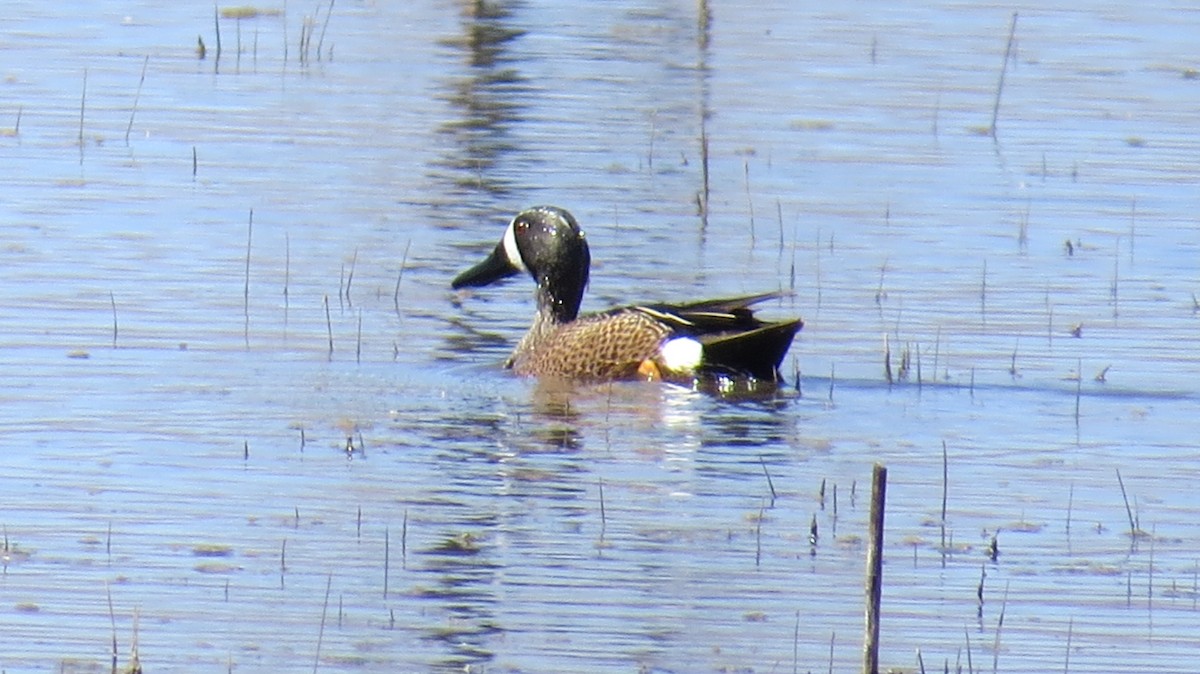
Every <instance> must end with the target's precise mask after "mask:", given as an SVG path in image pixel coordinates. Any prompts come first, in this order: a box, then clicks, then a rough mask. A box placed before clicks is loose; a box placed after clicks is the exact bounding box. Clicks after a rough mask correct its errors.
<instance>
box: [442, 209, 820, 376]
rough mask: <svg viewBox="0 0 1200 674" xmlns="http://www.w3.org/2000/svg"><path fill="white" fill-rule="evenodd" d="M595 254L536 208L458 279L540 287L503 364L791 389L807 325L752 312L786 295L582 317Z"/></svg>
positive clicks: (530, 372) (570, 225)
mask: <svg viewBox="0 0 1200 674" xmlns="http://www.w3.org/2000/svg"><path fill="white" fill-rule="evenodd" d="M590 268H591V252H590V250H589V248H588V241H587V236H586V235H585V234H584V232H583V230H582V229H581V228H580V226H579V223H578V222H577V221H576V220H575V217H574V216H573V215H571V213H570V212H568V211H567V210H565V209H563V208H560V207H557V206H535V207H532V208H528V209H525V210H523V211H521V212H520V213H518V214H517V215H516V217H514V218H513V219H512V221H511V222H509V224H508V227H507V229H505V230H504V235H503V236H502V237H501V239H500V242H499V243H497V244H496V247H495V248H494V249H493V250H492V252H491V254H490V255H488V256H487V257H486V258H485V259H484V260H483V261H482V262H480V263H478V264H476V265H475V266H473V267H471V268H470V269H467V270H466V271H464V272H462V273H461V274H459V275H458V276H457V277H455V278H454V280H453V281H451V284H450V285H451V287H452V288H453V289H455V290H459V289H463V288H477V287H482V286H487V285H491V284H493V283H496V282H498V281H501V280H503V279H506V278H508V277H511V276H514V275H517V274H521V273H523V272H524V273H527V274H529V275H530V276H531V277H532V278H533V281H534V282H535V283H536V287H537V289H536V290H535V292H534V296H535V299H536V304H537V311H536V313H535V314H534V318H533V324H532V325H531V326H530V327H529V329H528V331H527V332H526V333H525V335H524V337H522V338H521V340H520V342H519V343H518V344H517V346H516V348H515V349H514V350H513V352H512V354H511V355H510V356H509V357H508V359H507V360H506V361H505V363H504V367H506V368H508V369H511V370H512V371H514V372H515V373H516V374H518V375H523V376H532V377H539V378H542V377H554V378H560V379H568V380H576V381H590V382H603V381H615V380H632V379H643V380H664V381H668V382H675V383H687V382H691V383H693V384H695V383H696V382H698V381H700V380H702V379H710V380H711V379H712V378H714V377H716V378H721V379H724V380H729V379H739V378H750V379H751V380H752V381H755V382H766V383H772V384H778V383H780V382H782V376H781V374H780V372H779V366H780V363H781V362H783V359H784V357H785V356H786V355H787V352H788V349H789V348H790V346H791V344H792V341H793V340H794V339H795V336H796V333H797V332H798V331H799V330H800V329H801V328H802V327H803V325H804V321H803V320H802V319H801V318H799V317H796V318H790V319H785V320H779V321H765V320H762V319H760V318H758V317H757V316H755V315H754V311H753V309H752V307H753V305H756V304H759V303H761V302H764V301H766V300H770V299H774V298H778V297H781V296H783V295H784V293H782V292H778V291H776V292H764V293H759V294H755V295H744V296H739V297H727V298H723V299H709V300H700V301H692V302H684V303H674V304H673V303H651V304H636V305H629V306H621V307H615V308H611V309H608V310H606V311H601V312H597V313H588V314H583V315H581V314H580V313H579V310H580V305H581V304H582V301H583V295H584V290H585V289H586V287H587V283H588V274H589V273H590V270H591V269H590Z"/></svg>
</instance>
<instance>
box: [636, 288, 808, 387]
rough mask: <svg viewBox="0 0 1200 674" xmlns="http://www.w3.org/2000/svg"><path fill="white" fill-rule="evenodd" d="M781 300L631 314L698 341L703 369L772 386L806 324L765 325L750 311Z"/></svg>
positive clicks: (736, 300) (650, 308)
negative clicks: (640, 314)
mask: <svg viewBox="0 0 1200 674" xmlns="http://www.w3.org/2000/svg"><path fill="white" fill-rule="evenodd" d="M783 295H784V293H780V292H769V293H760V294H757V295H745V296H741V297H727V298H722V299H712V300H701V301H698V302H688V303H685V304H652V305H646V306H638V307H634V309H636V310H637V311H640V312H643V313H645V314H648V315H650V316H651V317H653V318H654V319H655V320H657V321H659V322H660V323H663V324H664V325H668V326H670V327H671V329H672V331H673V332H674V333H675V334H679V335H686V336H689V337H693V338H695V339H697V340H699V342H700V343H701V344H702V345H703V347H704V362H705V366H704V367H705V369H708V370H713V371H717V372H728V373H732V374H749V375H751V376H753V377H756V378H759V379H767V380H771V381H774V380H775V379H777V378H778V376H779V374H778V373H779V364H780V363H782V362H783V358H784V356H786V355H787V351H788V348H789V347H791V345H792V340H793V339H794V338H795V336H796V332H797V331H799V330H800V328H801V327H803V326H804V321H803V320H801V319H799V318H795V319H791V320H783V321H764V320H761V319H759V318H758V317H756V316H755V315H754V311H753V309H752V308H751V307H752V306H753V305H755V304H758V303H760V302H763V301H765V300H769V299H775V298H778V297H781V296H783Z"/></svg>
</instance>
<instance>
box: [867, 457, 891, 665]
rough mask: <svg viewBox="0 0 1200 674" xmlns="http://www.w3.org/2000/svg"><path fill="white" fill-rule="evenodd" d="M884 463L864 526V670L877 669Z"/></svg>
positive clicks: (878, 471) (875, 478)
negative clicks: (868, 516) (865, 597)
mask: <svg viewBox="0 0 1200 674" xmlns="http://www.w3.org/2000/svg"><path fill="white" fill-rule="evenodd" d="M886 494H887V467H886V466H884V465H883V464H881V463H877V464H875V470H874V472H873V474H872V479H871V521H870V523H869V524H868V530H867V537H868V540H867V582H866V595H867V621H866V622H867V631H866V635H865V637H864V639H863V674H878V672H879V604H880V600H881V598H882V595H883V505H884V501H885V500H886Z"/></svg>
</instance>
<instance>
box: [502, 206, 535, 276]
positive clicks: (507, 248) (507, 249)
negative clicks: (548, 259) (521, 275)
mask: <svg viewBox="0 0 1200 674" xmlns="http://www.w3.org/2000/svg"><path fill="white" fill-rule="evenodd" d="M516 222H517V219H516V218H513V221H512V222H510V223H508V229H506V230H504V255H505V256H507V257H508V263H509V264H511V265H512V266H514V267H516V268H517V269H520V270H521V271H529V268H528V267H526V266H525V261H524V260H522V259H521V250H520V249H519V248H517V233H516V232H514V231H513V225H515V224H516Z"/></svg>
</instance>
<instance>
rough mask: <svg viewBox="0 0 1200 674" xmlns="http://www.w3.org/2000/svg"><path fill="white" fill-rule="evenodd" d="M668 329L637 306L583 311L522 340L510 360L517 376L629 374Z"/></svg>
mask: <svg viewBox="0 0 1200 674" xmlns="http://www.w3.org/2000/svg"><path fill="white" fill-rule="evenodd" d="M670 334H671V330H670V328H668V327H667V326H665V325H663V324H661V323H659V322H658V321H655V320H654V319H652V318H651V317H649V316H647V315H646V314H644V313H642V312H640V311H635V310H624V311H619V312H616V313H609V314H599V315H594V316H584V317H581V318H579V319H578V320H576V321H573V322H571V323H566V324H563V325H558V326H556V327H555V328H554V329H552V330H548V331H545V334H543V335H541V336H536V335H531V336H530V337H531V338H529V339H525V340H522V343H521V346H520V347H518V349H517V352H516V353H514V354H513V356H512V358H511V361H510V362H511V367H512V369H513V371H515V372H516V373H517V374H521V375H534V376H547V375H549V376H559V377H566V378H571V379H596V380H605V379H629V378H634V377H637V376H638V375H637V369H638V366H639V365H641V363H642V361H644V360H646V359H647V358H651V357H653V356H654V355H655V354H657V353H658V349H659V347H660V346H661V344H662V342H663V340H664V339H666V338H667V337H668V335H670Z"/></svg>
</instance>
